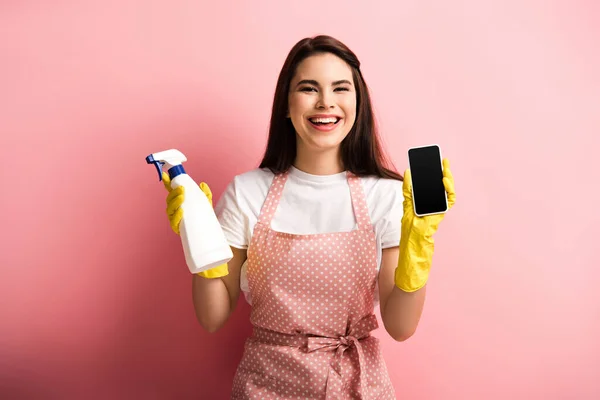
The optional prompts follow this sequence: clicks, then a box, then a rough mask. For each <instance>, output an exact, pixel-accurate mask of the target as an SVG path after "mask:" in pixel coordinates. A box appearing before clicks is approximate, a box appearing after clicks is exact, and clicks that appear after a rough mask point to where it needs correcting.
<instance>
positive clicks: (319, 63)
mask: <svg viewBox="0 0 600 400" xmlns="http://www.w3.org/2000/svg"><path fill="white" fill-rule="evenodd" d="M302 79H312V80H315V81H317V82H320V83H330V82H332V81H337V80H341V79H347V80H349V81H350V82H352V69H351V68H350V66H349V65H348V64H346V62H345V61H344V60H342V59H341V58H339V57H338V56H336V55H334V54H331V53H322V54H315V55H312V56H310V57H307V58H306V59H304V60H302V62H301V63H300V64H298V67H297V69H296V74H295V75H294V77H293V78H292V82H294V81H299V80H302Z"/></svg>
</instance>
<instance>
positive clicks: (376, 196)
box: [361, 176, 404, 207]
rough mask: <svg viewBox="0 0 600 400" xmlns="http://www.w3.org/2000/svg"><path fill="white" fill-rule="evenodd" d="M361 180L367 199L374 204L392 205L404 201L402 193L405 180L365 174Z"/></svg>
mask: <svg viewBox="0 0 600 400" xmlns="http://www.w3.org/2000/svg"><path fill="white" fill-rule="evenodd" d="M361 182H362V184H363V188H364V190H365V195H366V197H367V200H368V201H369V202H372V203H373V204H379V205H383V206H388V207H391V206H393V205H394V204H397V203H402V202H403V201H404V195H403V193H402V185H403V182H402V181H400V180H397V179H391V178H380V177H377V176H365V177H361Z"/></svg>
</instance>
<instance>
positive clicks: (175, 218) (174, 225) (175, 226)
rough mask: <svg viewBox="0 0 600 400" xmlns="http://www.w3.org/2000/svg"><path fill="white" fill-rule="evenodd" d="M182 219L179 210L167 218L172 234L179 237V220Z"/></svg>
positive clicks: (181, 213) (181, 212)
mask: <svg viewBox="0 0 600 400" xmlns="http://www.w3.org/2000/svg"><path fill="white" fill-rule="evenodd" d="M182 217H183V211H182V210H181V208H178V209H177V210H176V211H175V212H174V213H173V215H171V216H169V222H170V224H171V229H172V230H173V232H175V233H176V234H178V235H179V222H181V218H182Z"/></svg>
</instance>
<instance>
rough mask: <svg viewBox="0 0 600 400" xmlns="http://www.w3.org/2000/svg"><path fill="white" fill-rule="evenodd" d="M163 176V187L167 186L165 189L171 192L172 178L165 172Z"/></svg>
mask: <svg viewBox="0 0 600 400" xmlns="http://www.w3.org/2000/svg"><path fill="white" fill-rule="evenodd" d="M161 176H162V182H163V185H165V189H167V191H169V192H170V191H171V178H169V174H167V173H166V172H165V171H163V172H162V174H161Z"/></svg>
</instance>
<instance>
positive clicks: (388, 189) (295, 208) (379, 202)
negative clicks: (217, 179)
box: [215, 166, 404, 304]
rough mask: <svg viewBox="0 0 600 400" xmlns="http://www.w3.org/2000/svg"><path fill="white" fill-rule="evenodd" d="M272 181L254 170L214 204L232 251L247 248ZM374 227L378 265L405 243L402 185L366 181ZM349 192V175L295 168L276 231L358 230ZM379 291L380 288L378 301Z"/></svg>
mask: <svg viewBox="0 0 600 400" xmlns="http://www.w3.org/2000/svg"><path fill="white" fill-rule="evenodd" d="M272 181H273V173H272V172H271V171H270V170H269V169H267V168H263V169H254V170H251V171H248V172H245V173H243V174H241V175H237V176H235V177H234V179H233V180H232V181H231V182H230V183H229V185H228V186H227V188H226V189H225V191H224V192H223V195H222V196H221V198H220V199H219V201H218V202H217V204H216V205H215V213H216V214H217V217H218V219H219V222H220V223H221V227H222V228H223V232H224V233H225V237H226V238H227V240H228V241H229V244H230V245H231V246H232V247H236V248H239V249H247V248H248V245H249V244H250V239H251V238H252V232H253V231H254V226H255V224H256V223H257V221H258V216H259V214H260V210H261V207H262V205H263V203H264V201H265V199H266V197H267V193H268V191H269V187H270V185H271V182H272ZM360 181H361V183H362V185H363V188H364V193H365V197H366V201H367V207H368V208H369V216H370V217H371V223H372V224H373V226H374V227H375V233H376V237H377V254H378V256H377V267H378V268H380V267H381V254H382V253H381V251H382V249H385V248H388V247H394V246H398V244H399V243H400V223H401V219H402V214H403V208H402V202H403V201H404V196H403V194H402V182H401V181H398V180H395V179H384V178H378V177H361V179H360ZM355 227H356V220H355V218H354V211H353V208H352V200H351V197H350V188H349V186H348V180H347V176H346V172H341V173H338V174H333V175H311V174H308V173H306V172H303V171H301V170H299V169H297V168H295V167H293V166H292V167H291V169H290V173H289V176H288V179H287V181H286V183H285V186H284V188H283V192H282V195H281V200H280V202H279V205H278V207H277V210H276V211H275V215H274V216H273V220H272V222H271V229H273V230H275V231H279V232H286V233H293V234H314V233H330V232H342V231H350V230H352V229H355ZM246 268H247V265H246V263H244V264H243V265H242V269H241V284H240V288H241V290H242V292H243V293H244V296H245V297H246V300H247V301H248V303H250V304H251V303H252V299H251V298H250V295H249V292H248V280H247V278H246ZM378 294H379V290H378V289H376V290H375V297H376V302H378Z"/></svg>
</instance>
